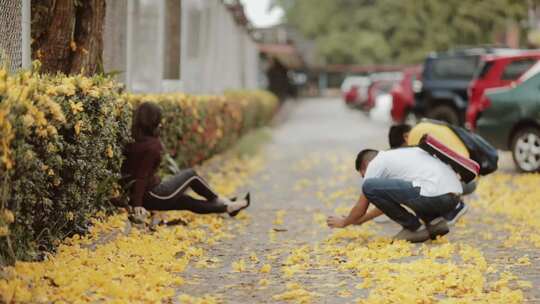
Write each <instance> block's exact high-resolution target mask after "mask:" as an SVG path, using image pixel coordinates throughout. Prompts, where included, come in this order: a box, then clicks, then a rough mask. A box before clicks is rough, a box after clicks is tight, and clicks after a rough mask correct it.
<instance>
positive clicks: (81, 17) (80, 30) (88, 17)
mask: <svg viewBox="0 0 540 304" xmlns="http://www.w3.org/2000/svg"><path fill="white" fill-rule="evenodd" d="M76 16H77V19H76V20H77V23H76V26H75V42H76V43H77V50H76V51H75V52H74V54H73V57H72V61H71V71H70V72H71V73H72V74H77V73H83V74H85V75H92V74H95V73H100V72H103V60H102V58H103V24H104V21H105V0H87V1H82V4H81V6H79V7H77V11H76Z"/></svg>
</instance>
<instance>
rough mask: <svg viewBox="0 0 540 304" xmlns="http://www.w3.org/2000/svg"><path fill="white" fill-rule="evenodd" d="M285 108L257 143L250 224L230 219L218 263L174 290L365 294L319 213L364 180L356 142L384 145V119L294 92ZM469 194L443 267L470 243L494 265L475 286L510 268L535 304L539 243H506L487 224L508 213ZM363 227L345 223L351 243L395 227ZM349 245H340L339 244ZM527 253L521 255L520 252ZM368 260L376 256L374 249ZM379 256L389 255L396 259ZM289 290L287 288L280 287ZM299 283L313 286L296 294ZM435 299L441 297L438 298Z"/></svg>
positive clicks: (320, 298)
mask: <svg viewBox="0 0 540 304" xmlns="http://www.w3.org/2000/svg"><path fill="white" fill-rule="evenodd" d="M287 107H288V108H289V109H287V112H286V113H285V114H286V117H284V119H282V120H283V121H282V122H280V123H279V124H278V125H277V126H275V127H274V129H273V136H272V140H271V142H270V143H269V144H267V145H266V146H265V147H264V149H263V150H264V151H263V152H262V153H264V157H265V158H266V164H265V168H264V169H263V170H262V171H261V172H260V173H259V174H257V176H255V177H254V178H253V179H252V181H251V182H250V184H249V185H248V186H246V188H245V190H249V191H251V192H252V197H253V205H252V207H251V208H250V209H249V212H248V218H249V219H248V221H249V224H248V225H247V226H245V227H244V226H242V227H238V228H234V227H236V226H234V227H233V228H232V229H233V230H232V231H230V232H231V233H232V234H235V235H237V237H235V238H232V239H230V240H226V241H224V242H223V243H221V244H219V245H218V246H212V247H211V248H209V252H208V254H207V256H211V257H215V258H216V260H217V261H218V262H217V263H216V264H215V265H213V266H211V267H201V268H198V267H195V266H193V265H192V266H191V267H189V268H188V269H187V271H186V273H184V274H182V277H184V278H185V279H186V282H187V284H186V285H183V286H181V288H180V290H179V293H188V294H190V295H192V296H203V295H206V294H208V295H215V296H217V297H218V298H220V299H222V300H223V301H224V302H225V303H275V302H280V301H281V300H286V299H287V297H289V298H290V299H292V300H293V302H294V301H298V302H302V301H308V300H311V301H313V302H315V303H351V302H353V301H356V300H357V299H361V298H366V297H368V296H369V295H370V292H372V289H370V288H369V287H370V286H369V284H367V281H369V280H368V279H366V278H368V277H369V274H362V266H361V264H362V263H361V262H360V265H352V264H351V265H349V266H351V270H349V271H346V270H343V269H338V266H339V265H340V264H343V265H348V264H347V263H348V261H350V260H351V259H353V257H350V256H348V257H347V256H346V253H343V252H342V253H339V254H336V253H335V252H333V251H332V250H334V251H336V250H338V249H332V248H333V247H332V248H330V247H325V246H327V245H328V243H329V242H328V241H325V240H327V239H328V238H329V236H330V235H331V234H332V233H333V232H334V231H332V230H330V229H328V228H326V227H325V225H324V221H325V219H326V216H327V215H330V214H335V213H342V214H343V213H346V212H348V210H349V208H350V207H351V206H352V205H353V203H354V202H355V200H356V198H357V196H358V193H359V189H360V185H361V178H360V176H359V175H358V174H357V173H356V172H355V170H354V157H355V155H356V153H357V152H358V151H359V150H360V149H362V148H366V147H371V148H378V149H385V148H386V147H387V137H386V132H387V129H388V124H386V123H382V122H374V121H371V120H369V119H368V118H367V116H366V115H364V114H362V113H360V112H358V111H353V110H350V109H347V108H346V107H345V106H344V105H343V103H342V102H340V101H338V100H337V99H330V98H325V99H312V100H300V101H297V102H296V103H293V104H290V105H288V106H287ZM502 158H503V165H502V167H503V168H504V171H507V172H513V167H512V165H511V163H509V158H508V156H507V155H504V156H503V157H502ZM467 201H468V202H469V205H470V206H471V208H470V211H469V213H468V214H467V215H466V216H465V217H464V218H463V220H462V221H461V222H460V223H459V224H458V225H457V227H455V228H453V230H452V232H451V234H450V235H449V237H448V239H449V241H450V243H451V244H450V246H448V247H444V248H449V249H448V250H449V252H450V253H449V255H448V258H449V260H450V261H451V260H456V265H457V266H455V265H454V264H452V263H451V262H448V264H444V265H447V266H448V265H450V266H451V267H458V268H456V269H460V267H461V268H464V267H470V265H468V264H467V265H468V266H462V265H465V264H466V263H464V262H463V263H462V264H459V263H460V262H457V261H458V260H459V261H461V259H463V260H465V259H466V257H465V252H466V251H467V250H468V249H467V248H469V249H470V248H477V249H478V250H480V252H481V253H483V255H484V256H485V259H486V261H487V265H489V267H492V268H488V271H486V272H485V273H486V276H485V278H481V279H480V281H483V280H486V285H485V286H483V287H481V288H483V289H485V290H487V289H488V287H487V286H492V285H493V286H495V285H497V286H499V285H500V286H503V287H500V288H498V287H493V288H495V289H497V288H498V289H497V290H503V291H506V289H505V287H504V286H506V285H505V282H504V280H501V279H500V276H501V273H502V272H504V271H508V274H510V273H511V274H514V275H517V278H515V279H513V280H512V279H509V281H511V282H510V283H508V284H507V285H508V289H509V290H515V289H518V287H519V289H521V290H523V294H524V297H525V301H526V302H527V303H540V289H539V288H538V286H540V270H539V269H540V253H539V250H538V248H536V249H528V248H527V247H526V246H525V247H523V246H521V247H518V246H516V247H514V248H508V246H506V247H505V246H503V242H504V240H505V238H506V237H507V234H506V232H505V231H504V230H500V229H495V225H494V222H497V221H505V218H504V217H503V216H501V217H497V216H495V215H493V214H489V215H487V214H486V212H485V207H480V206H479V205H478V206H477V204H476V203H475V202H474V197H473V198H468V199H467ZM482 206H485V204H483V205H482ZM368 227H369V230H370V232H369V233H367V232H366V234H364V232H363V231H364V230H361V229H363V228H360V230H355V229H354V228H353V230H351V231H359V232H358V233H359V234H358V235H356V236H354V237H351V238H350V239H351V240H352V241H353V242H358V247H362V246H366V244H364V243H363V242H364V241H365V240H364V238H367V237H369V238H371V237H374V235H375V236H390V235H392V234H394V233H395V232H397V231H398V230H399V227H398V226H397V225H395V224H393V223H391V222H384V223H373V224H370V225H369V226H368ZM234 229H238V230H234ZM344 239H347V237H345V238H344ZM452 244H456V245H452ZM347 245H348V243H343V242H342V243H339V246H342V247H344V246H347ZM349 245H350V244H349ZM352 245H354V243H353V244H352ZM447 245H448V244H447ZM468 245H470V247H468ZM404 246H405V245H404ZM407 246H408V245H407ZM438 246H439V245H438V244H434V243H429V244H427V245H426V246H423V245H413V246H411V247H410V248H409V247H406V246H405V247H404V248H406V249H404V250H405V251H406V250H412V252H413V253H412V254H408V255H403V256H404V258H403V259H402V260H398V261H403V263H408V262H411V261H413V260H415V259H417V258H418V256H421V253H420V252H423V254H424V255H426V254H425V253H424V252H432V253H433V251H435V250H437V248H439V247H438ZM441 246H444V245H441ZM452 246H455V247H452ZM348 248H352V247H348ZM407 248H408V249H407ZM411 248H412V249H411ZM441 248H442V247H441ZM430 250H432V251H430ZM458 252H459V253H461V258H459V257H458ZM471 252H472V251H471ZM380 253H381V255H384V254H390V255H392V254H394V253H391V252H390V253H388V252H386V251H381V252H380ZM363 254H369V253H363ZM444 255H445V254H441V255H440V256H439V258H440V257H441V256H444ZM524 256H526V257H527V258H526V259H525V258H523V259H521V260H519V258H522V257H524ZM374 259H375V261H377V260H376V257H374ZM479 259H480V260H482V258H479ZM329 260H333V261H329ZM517 260H519V261H521V262H516V261H517ZM525 260H527V261H525ZM381 261H382V262H381V263H386V262H387V261H393V259H392V258H389V259H386V258H385V259H384V260H381ZM436 261H439V260H436ZM376 263H378V262H376ZM482 263H484V262H482ZM482 263H480V264H482ZM268 265H269V266H268ZM336 265H338V266H336ZM296 266H298V267H296ZM372 266H373V265H372ZM450 266H448V267H450ZM295 267H296V268H295ZM392 267H395V265H394V266H392ZM445 267H446V266H445ZM479 267H480V266H479ZM486 267H487V266H486ZM359 276H363V279H362V278H360V277H359ZM471 276H472V275H471ZM393 279H396V278H393ZM446 279H448V278H447V277H446ZM373 280H374V281H373V282H374V284H375V285H373V286H375V287H376V285H377V282H379V283H380V282H381V281H377V278H373ZM441 280H442V279H441ZM461 280H465V279H464V278H461ZM523 280H525V281H529V282H530V283H532V288H529V287H527V285H528V284H529V283H527V282H521V281H523ZM363 281H366V282H365V283H364V284H365V285H363V286H358V284H359V283H361V282H363ZM518 281H520V282H518ZM462 282H464V281H462ZM516 282H517V283H516ZM291 283H297V285H296V286H293V285H294V284H292V285H291ZM287 284H289V287H287ZM458 285H459V284H458ZM373 286H371V287H373ZM390 288H393V287H390ZM452 288H455V289H456V290H457V291H456V293H459V290H461V289H460V288H461V287H460V286H457V287H456V286H453V287H452ZM490 288H491V287H490ZM495 289H494V290H495ZM287 290H290V293H288V294H287V293H286V291H287ZM306 291H308V293H311V294H310V295H308V296H307V297H303V295H305V293H306ZM377 292H384V291H376V292H373V293H374V295H372V296H373V299H375V296H376V294H377ZM396 292H398V291H396ZM412 292H413V293H414V292H418V293H420V292H424V291H412ZM486 292H487V291H486ZM284 294H285V295H284ZM279 295H282V296H281V297H280V296H279ZM434 299H444V297H440V296H435V297H434ZM458 299H459V297H458ZM493 299H496V296H494V298H493ZM497 299H499V298H497ZM403 301H405V299H404V300H403ZM499 301H504V300H499ZM404 303H405V302H404ZM426 303H429V302H426ZM448 303H454V302H448ZM456 303H457V302H456ZM499 303H503V302H499Z"/></svg>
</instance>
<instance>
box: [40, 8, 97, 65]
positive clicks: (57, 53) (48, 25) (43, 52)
mask: <svg viewBox="0 0 540 304" xmlns="http://www.w3.org/2000/svg"><path fill="white" fill-rule="evenodd" d="M104 21H105V0H85V1H77V0H32V39H33V40H34V42H33V44H32V58H33V59H38V60H40V61H41V64H42V66H41V72H43V73H57V72H61V73H64V74H77V73H80V72H83V73H84V74H85V75H92V74H94V73H97V72H101V71H102V63H101V58H102V53H103V24H104Z"/></svg>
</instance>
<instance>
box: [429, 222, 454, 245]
mask: <svg viewBox="0 0 540 304" xmlns="http://www.w3.org/2000/svg"><path fill="white" fill-rule="evenodd" d="M426 228H427V231H428V232H429V237H430V238H431V239H432V240H434V239H436V238H437V237H438V236H443V235H445V234H447V233H448V232H450V229H449V228H448V224H446V220H445V219H444V218H442V217H438V218H436V219H434V220H432V221H431V222H430V223H429V224H427V225H426Z"/></svg>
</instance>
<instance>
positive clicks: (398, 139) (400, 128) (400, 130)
mask: <svg viewBox="0 0 540 304" xmlns="http://www.w3.org/2000/svg"><path fill="white" fill-rule="evenodd" d="M410 131H411V126H409V125H407V124H400V125H393V126H391V127H390V130H389V131H388V142H389V143H390V148H391V149H395V148H399V147H401V146H403V144H404V143H405V138H404V137H403V135H405V133H409V132H410Z"/></svg>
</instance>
